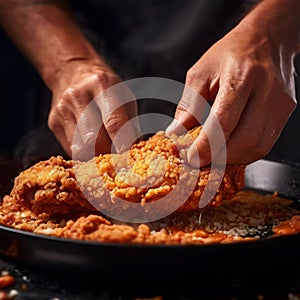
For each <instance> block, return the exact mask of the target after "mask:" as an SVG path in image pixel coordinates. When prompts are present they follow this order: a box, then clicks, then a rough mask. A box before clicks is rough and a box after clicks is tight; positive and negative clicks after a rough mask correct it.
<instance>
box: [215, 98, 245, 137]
mask: <svg viewBox="0 0 300 300" xmlns="http://www.w3.org/2000/svg"><path fill="white" fill-rule="evenodd" d="M215 115H216V117H217V119H218V120H219V122H220V124H221V126H222V128H223V131H224V134H225V136H226V135H228V133H229V132H230V131H231V130H232V128H233V127H234V125H235V124H236V122H237V120H238V119H239V114H238V111H237V108H236V107H235V106H234V105H233V104H230V103H226V102H223V103H222V104H221V105H220V106H219V108H218V109H217V110H215Z"/></svg>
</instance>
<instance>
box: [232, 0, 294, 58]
mask: <svg viewBox="0 0 300 300" xmlns="http://www.w3.org/2000/svg"><path fill="white" fill-rule="evenodd" d="M299 14H300V1H299V0H262V1H260V3H259V4H258V5H256V6H255V8H254V9H252V11H251V12H250V13H249V14H248V15H247V16H246V17H245V18H244V19H243V20H242V21H241V23H240V24H239V26H238V27H237V29H238V30H239V29H241V30H242V31H241V33H242V34H243V35H245V34H247V30H249V31H253V30H255V31H256V34H258V35H259V34H260V35H261V36H262V37H267V38H268V39H269V40H271V42H272V43H273V44H275V45H276V46H277V47H280V50H281V52H282V54H283V55H288V56H290V55H292V57H293V56H294V55H296V54H297V53H299V51H300V18H299Z"/></svg>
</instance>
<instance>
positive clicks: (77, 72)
mask: <svg viewBox="0 0 300 300" xmlns="http://www.w3.org/2000/svg"><path fill="white" fill-rule="evenodd" d="M70 65H71V66H70ZM70 65H69V66H68V67H66V68H64V72H63V73H62V74H61V75H60V76H59V78H60V79H59V80H58V84H56V85H55V88H54V89H53V99H52V106H51V110H50V113H49V118H48V125H49V128H50V129H51V130H52V131H53V133H54V134H55V136H56V138H57V139H58V140H59V142H60V143H61V145H62V146H63V148H64V149H65V151H66V153H67V154H68V155H70V157H71V156H72V150H73V154H74V151H75V152H76V157H77V158H78V157H79V158H80V159H82V160H86V159H90V158H91V157H89V155H90V154H89V153H88V152H89V151H86V149H87V148H86V147H94V146H95V148H92V151H94V149H95V155H98V154H99V153H109V152H111V150H112V142H113V144H114V146H115V148H116V149H115V150H116V151H121V150H124V149H125V148H129V147H130V145H131V144H132V142H133V141H134V140H135V139H136V133H135V130H134V128H133V127H132V126H131V125H130V124H129V125H128V126H127V127H126V134H125V135H123V136H122V137H120V136H117V138H118V140H114V139H115V138H116V135H117V133H118V131H119V129H120V128H121V127H122V126H123V125H124V124H125V123H126V122H127V121H128V120H129V119H131V118H132V117H133V116H135V115H136V113H137V111H136V106H135V103H134V102H130V103H128V104H126V105H125V106H124V105H123V106H121V99H120V98H118V95H114V94H113V93H107V92H105V91H106V89H108V88H110V87H112V86H113V85H115V84H118V83H120V82H121V80H120V78H119V77H118V76H117V75H116V74H115V73H114V72H113V71H112V70H110V69H109V68H108V67H104V66H103V65H95V64H89V63H87V62H76V63H74V62H71V63H70ZM100 93H102V94H100ZM128 93H130V92H129V91H128ZM99 94H100V95H101V97H99V96H98V95H99ZM95 97H97V98H96V99H97V100H96V101H94V103H92V104H91V105H89V103H90V102H91V101H92V100H94V99H95ZM132 99H133V96H132ZM87 105H89V109H86V107H87ZM79 121H80V122H79ZM77 124H78V129H79V130H78V132H79V139H78V138H76V143H75V144H73V137H74V133H75V129H76V126H77ZM102 125H104V126H102ZM71 147H73V149H71Z"/></svg>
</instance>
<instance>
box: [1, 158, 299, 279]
mask: <svg viewBox="0 0 300 300" xmlns="http://www.w3.org/2000/svg"><path fill="white" fill-rule="evenodd" d="M10 182H11V181H10ZM299 183H300V169H299V168H296V167H294V166H290V165H286V164H282V163H278V162H272V161H267V160H260V161H258V162H255V163H253V164H251V165H249V166H248V167H247V169H246V186H247V188H248V189H254V190H258V191H263V192H271V193H272V192H274V191H278V192H279V193H280V194H281V195H283V196H286V197H289V198H292V199H293V200H294V201H295V204H297V201H298V199H299V198H300V187H299ZM0 251H1V253H2V254H4V255H5V256H8V257H12V258H14V259H15V261H18V262H20V263H22V264H25V265H27V266H29V267H33V268H35V267H37V268H39V269H40V270H41V271H42V272H50V273H51V272H54V273H56V274H57V275H59V274H60V275H63V276H65V275H66V274H71V275H72V276H77V277H78V276H79V277H80V278H89V277H91V278H94V279H95V278H101V276H102V277H103V276H105V277H106V278H110V277H111V278H113V277H116V276H119V277H120V278H128V277H130V276H133V277H135V278H139V279H141V278H149V277H151V278H152V279H154V278H155V279H157V280H165V279H166V278H169V277H173V278H175V277H177V278H178V276H184V277H185V278H188V277H189V276H191V275H192V273H191V271H192V270H193V271H197V275H196V276H197V277H199V280H200V279H201V278H203V277H205V279H209V278H212V280H215V278H216V276H217V275H218V276H220V277H222V278H223V279H224V278H229V277H230V276H239V275H240V274H241V272H242V273H247V274H256V275H255V276H257V275H263V274H264V272H267V273H266V274H267V275H266V276H273V275H274V276H275V274H276V273H274V269H275V270H277V269H278V268H281V269H283V272H285V273H286V274H287V273H289V274H291V272H292V271H294V270H297V272H298V270H300V269H299V266H300V235H291V236H283V237H274V238H267V239H261V240H257V241H251V242H236V243H230V244H217V245H195V246H173V245H172V246H148V245H147V246H143V245H121V244H104V243H94V242H86V241H76V240H68V239H59V238H54V237H49V236H43V235H38V234H32V233H27V232H23V231H20V230H15V229H11V228H7V227H4V226H0ZM275 272H276V271H275ZM153 274H155V276H153ZM68 276H69V275H68ZM193 278H195V275H193ZM213 278H214V279H213ZM299 279H300V278H299Z"/></svg>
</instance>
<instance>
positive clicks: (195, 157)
mask: <svg viewBox="0 0 300 300" xmlns="http://www.w3.org/2000/svg"><path fill="white" fill-rule="evenodd" d="M187 160H188V163H189V164H190V165H191V166H192V167H193V168H197V169H199V168H200V159H199V154H198V152H195V150H193V149H190V150H188V152H187Z"/></svg>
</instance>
